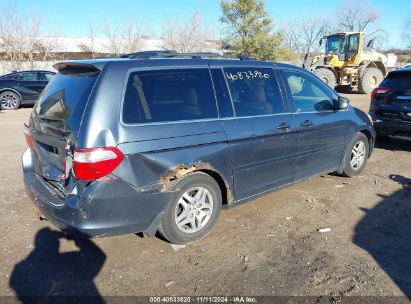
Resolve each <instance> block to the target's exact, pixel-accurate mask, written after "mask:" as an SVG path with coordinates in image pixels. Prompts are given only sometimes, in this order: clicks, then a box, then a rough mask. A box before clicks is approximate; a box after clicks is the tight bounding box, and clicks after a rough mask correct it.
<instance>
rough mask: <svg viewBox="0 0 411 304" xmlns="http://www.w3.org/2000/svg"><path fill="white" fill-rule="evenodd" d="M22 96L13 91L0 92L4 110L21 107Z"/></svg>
mask: <svg viewBox="0 0 411 304" xmlns="http://www.w3.org/2000/svg"><path fill="white" fill-rule="evenodd" d="M20 102H21V98H20V96H19V94H17V93H16V92H13V91H3V92H1V93H0V103H1V109H2V110H17V109H18V108H19V107H20Z"/></svg>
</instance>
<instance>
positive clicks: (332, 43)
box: [325, 35, 345, 54]
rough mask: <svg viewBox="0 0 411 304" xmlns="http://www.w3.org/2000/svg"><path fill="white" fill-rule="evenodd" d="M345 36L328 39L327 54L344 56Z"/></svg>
mask: <svg viewBox="0 0 411 304" xmlns="http://www.w3.org/2000/svg"><path fill="white" fill-rule="evenodd" d="M344 38H345V37H344V36H343V35H334V36H329V37H328V38H327V45H326V46H325V53H326V54H344V51H345V50H344Z"/></svg>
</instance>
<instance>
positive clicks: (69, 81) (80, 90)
mask: <svg viewBox="0 0 411 304" xmlns="http://www.w3.org/2000/svg"><path fill="white" fill-rule="evenodd" d="M96 79H97V75H96V74H93V75H90V74H83V73H81V74H61V73H58V74H56V75H55V76H54V77H53V79H52V80H51V81H50V82H49V84H48V85H47V87H46V89H45V90H44V91H43V93H42V94H41V95H40V97H39V99H38V100H37V102H36V105H35V107H34V112H35V114H36V117H37V118H40V119H43V120H45V121H46V122H47V123H49V124H52V125H54V126H55V127H58V128H61V129H69V130H78V128H79V126H80V121H81V117H82V114H83V111H84V108H85V106H86V103H87V99H88V97H89V95H90V92H91V90H92V88H93V86H94V83H95V81H96Z"/></svg>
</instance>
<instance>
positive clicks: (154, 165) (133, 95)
mask: <svg viewBox="0 0 411 304" xmlns="http://www.w3.org/2000/svg"><path fill="white" fill-rule="evenodd" d="M184 56H185V57H186V58H181V57H184ZM184 56H183V55H182V54H169V55H164V57H165V58H163V59H155V58H151V59H128V58H126V59H101V60H90V61H74V62H73V61H72V62H63V63H59V64H57V65H55V68H56V69H57V70H58V71H59V72H58V73H57V75H56V76H55V77H54V78H53V80H52V81H51V82H50V84H49V86H48V87H47V89H46V90H45V92H44V93H43V94H42V95H41V96H40V98H39V99H38V101H37V103H36V105H35V107H34V109H33V112H32V114H31V117H30V120H29V124H28V125H27V126H26V129H25V135H26V139H27V143H28V146H29V148H28V149H27V151H25V152H24V154H23V156H22V164H23V171H24V182H25V185H26V188H27V191H28V193H29V195H30V197H31V198H32V200H33V202H34V204H35V205H36V207H37V208H38V209H39V210H40V213H41V214H42V215H43V217H45V218H47V219H48V220H50V221H51V222H52V223H54V224H55V225H56V226H57V227H59V228H61V229H63V230H67V231H72V232H80V233H81V234H84V235H87V236H91V237H93V236H108V235H114V234H123V233H134V232H144V233H146V234H147V235H150V236H153V235H155V234H156V232H157V231H159V232H160V233H161V234H162V235H163V236H164V237H165V238H166V239H168V240H169V241H170V242H173V243H177V244H183V243H187V242H191V241H195V240H198V239H200V238H202V237H204V236H205V235H206V234H207V233H208V232H209V231H210V230H211V228H212V227H213V226H214V224H215V223H216V221H217V218H218V216H219V214H220V210H221V209H222V207H224V208H229V207H232V206H236V205H239V204H241V203H244V202H247V201H250V200H252V199H254V198H256V197H257V196H258V195H262V194H265V193H268V192H270V191H272V190H275V189H278V188H281V187H284V186H288V185H291V184H294V183H296V182H298V181H302V180H304V179H306V178H308V177H311V176H314V175H319V174H324V173H329V172H338V173H341V174H344V175H346V176H355V175H358V174H359V173H360V172H361V171H362V170H363V168H364V166H365V164H366V162H367V159H368V157H369V156H370V155H371V153H372V151H373V147H374V137H375V131H374V129H373V126H372V123H371V121H370V119H369V117H368V116H367V114H366V113H364V112H362V111H360V110H358V109H355V108H353V107H351V106H349V103H348V100H347V99H346V98H344V97H341V96H339V95H338V93H336V92H335V91H334V90H333V89H331V88H330V87H328V86H327V85H326V84H325V83H324V82H322V81H321V79H319V78H318V77H316V76H315V75H313V74H312V73H311V72H309V71H306V70H304V69H301V68H298V67H295V66H292V65H286V64H281V63H272V62H260V61H255V60H246V59H245V58H244V57H239V58H242V60H236V59H227V58H222V59H218V58H205V57H202V54H192V55H190V54H188V55H187V54H185V55H184ZM170 57H172V58H170ZM207 57H212V56H211V55H210V54H208V55H207ZM313 191H315V190H313Z"/></svg>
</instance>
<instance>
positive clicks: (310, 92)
mask: <svg viewBox="0 0 411 304" xmlns="http://www.w3.org/2000/svg"><path fill="white" fill-rule="evenodd" d="M284 74H285V77H286V79H287V83H288V88H289V90H290V94H291V97H292V100H293V103H294V109H295V112H297V113H298V112H315V111H328V110H333V109H334V106H333V102H332V100H333V98H332V94H331V93H330V92H329V91H327V90H326V88H325V87H323V86H322V85H321V84H320V83H318V82H317V81H315V80H314V79H313V78H311V77H310V76H308V75H305V74H302V73H296V72H292V71H284Z"/></svg>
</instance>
